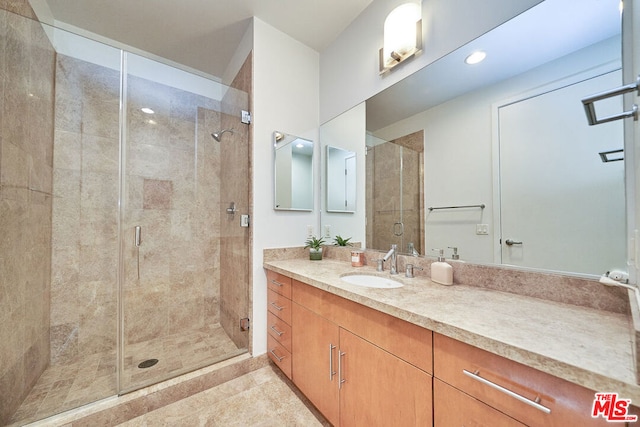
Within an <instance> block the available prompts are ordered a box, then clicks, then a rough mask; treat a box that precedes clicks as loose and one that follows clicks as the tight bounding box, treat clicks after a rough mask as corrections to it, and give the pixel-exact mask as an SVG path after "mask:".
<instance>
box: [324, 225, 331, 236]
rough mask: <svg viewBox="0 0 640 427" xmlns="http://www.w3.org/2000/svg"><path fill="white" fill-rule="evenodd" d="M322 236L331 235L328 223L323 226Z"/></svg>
mask: <svg viewBox="0 0 640 427" xmlns="http://www.w3.org/2000/svg"><path fill="white" fill-rule="evenodd" d="M324 237H331V226H330V225H325V226H324Z"/></svg>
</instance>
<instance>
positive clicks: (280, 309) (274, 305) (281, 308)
mask: <svg viewBox="0 0 640 427" xmlns="http://www.w3.org/2000/svg"><path fill="white" fill-rule="evenodd" d="M271 305H272V306H273V307H274V308H275V309H276V310H278V311H282V310H283V309H284V307H280V306H279V305H278V304H276V303H275V302H272V303H271Z"/></svg>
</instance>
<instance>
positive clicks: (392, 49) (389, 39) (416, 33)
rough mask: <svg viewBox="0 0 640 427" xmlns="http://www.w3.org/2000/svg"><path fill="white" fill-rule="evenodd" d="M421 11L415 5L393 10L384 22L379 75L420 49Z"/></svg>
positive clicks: (406, 5)
mask: <svg viewBox="0 0 640 427" xmlns="http://www.w3.org/2000/svg"><path fill="white" fill-rule="evenodd" d="M421 15H422V11H421V9H420V5H419V4H417V3H405V4H403V5H400V6H398V7H396V8H395V9H393V10H392V11H391V13H389V15H388V16H387V19H385V21H384V45H383V47H382V49H380V74H383V73H385V72H387V71H389V70H390V69H391V68H393V67H395V66H396V65H398V64H399V63H401V62H402V61H404V60H405V59H407V58H409V57H411V56H413V55H415V54H416V53H417V52H419V51H420V50H421V49H422V20H421V19H420V18H421Z"/></svg>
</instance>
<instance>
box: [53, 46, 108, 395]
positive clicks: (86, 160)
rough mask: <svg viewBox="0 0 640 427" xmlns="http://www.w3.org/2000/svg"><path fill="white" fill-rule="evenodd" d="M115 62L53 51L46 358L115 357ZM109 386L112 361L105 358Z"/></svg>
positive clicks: (62, 360) (63, 361)
mask: <svg viewBox="0 0 640 427" xmlns="http://www.w3.org/2000/svg"><path fill="white" fill-rule="evenodd" d="M119 92H120V75H119V71H118V70H112V69H109V68H106V67H101V66H98V65H94V64H90V63H88V62H84V61H81V60H78V59H74V58H70V57H68V56H65V55H58V61H57V67H56V120H55V126H56V132H55V146H54V150H55V156H54V186H53V187H54V195H55V197H54V202H53V224H54V226H53V244H52V251H53V252H52V290H51V362H52V363H53V364H60V363H68V362H73V361H75V360H76V359H77V358H78V357H83V356H84V357H86V356H89V355H91V354H96V353H108V354H112V355H113V360H114V362H115V357H116V337H117V314H118V308H117V273H118V270H117V265H118V175H119V173H118V159H119ZM112 370H113V374H114V376H113V384H112V386H111V388H112V390H113V391H115V363H114V364H113V366H112Z"/></svg>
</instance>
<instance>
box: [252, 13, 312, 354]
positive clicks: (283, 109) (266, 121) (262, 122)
mask: <svg viewBox="0 0 640 427" xmlns="http://www.w3.org/2000/svg"><path fill="white" fill-rule="evenodd" d="M253 61H254V63H253V85H254V91H253V95H254V98H253V218H252V227H253V249H252V250H253V266H252V268H253V318H252V328H253V354H254V356H255V355H259V354H262V353H265V352H266V348H267V333H266V330H267V326H266V324H267V281H266V276H265V272H264V269H263V268H262V262H263V257H262V250H263V249H264V248H274V247H287V246H302V245H303V244H304V241H305V240H306V237H307V235H306V232H307V225H312V226H313V227H314V229H315V230H316V231H318V224H319V220H318V211H319V206H320V205H319V195H318V194H316V196H315V207H314V211H313V212H282V211H275V210H274V209H273V185H274V184H273V182H274V176H273V160H274V159H273V143H272V135H273V131H275V130H278V131H282V132H285V133H289V134H293V135H297V136H300V137H302V138H305V139H310V140H312V141H314V142H317V141H318V127H319V120H318V117H319V114H318V99H319V54H318V53H317V52H316V51H314V50H312V49H310V48H309V47H307V46H305V45H303V44H302V43H300V42H298V41H296V40H293V39H292V38H291V37H289V36H287V35H286V34H284V33H282V32H280V31H278V30H276V29H275V28H273V27H271V26H269V25H268V24H266V23H264V22H263V21H261V20H260V19H257V18H254V22H253ZM314 150H315V151H314V156H319V155H320V150H319V144H315V146H314ZM315 158H316V159H317V158H319V157H315ZM319 164H320V162H319V161H314V169H315V170H314V182H318V179H319V178H318V177H319V176H320V175H319ZM317 188H318V186H317V185H316V189H317ZM316 193H317V192H316Z"/></svg>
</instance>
